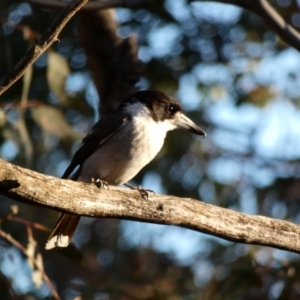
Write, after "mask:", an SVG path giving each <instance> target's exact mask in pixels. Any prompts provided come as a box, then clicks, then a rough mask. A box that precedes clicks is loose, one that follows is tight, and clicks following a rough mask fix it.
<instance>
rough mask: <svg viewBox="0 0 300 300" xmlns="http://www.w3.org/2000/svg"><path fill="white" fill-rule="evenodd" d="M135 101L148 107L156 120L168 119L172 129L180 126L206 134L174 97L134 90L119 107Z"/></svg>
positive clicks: (153, 91)
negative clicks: (185, 113) (187, 115)
mask: <svg viewBox="0 0 300 300" xmlns="http://www.w3.org/2000/svg"><path fill="white" fill-rule="evenodd" d="M137 102H140V103H141V104H143V105H144V106H145V107H147V108H148V110H149V112H150V114H151V116H152V118H153V119H154V120H155V121H156V122H164V121H168V122H169V123H172V124H173V125H174V126H173V128H172V129H175V128H177V127H182V128H185V129H187V130H189V131H191V132H192V133H195V134H199V135H203V136H205V135H206V134H205V132H204V131H203V130H202V129H201V128H200V127H198V126H197V125H196V124H195V123H194V122H192V121H191V120H190V119H188V118H187V117H186V116H185V115H184V114H183V113H182V109H181V106H180V104H179V102H178V101H177V100H176V99H175V98H173V97H170V96H168V95H166V94H165V93H163V92H160V91H155V90H147V91H139V92H136V93H135V94H133V95H132V96H131V97H129V98H127V99H126V100H124V101H123V102H122V103H121V104H120V106H119V109H123V108H125V107H126V106H128V105H132V104H134V103H137ZM170 128H171V127H170ZM170 130H171V129H170Z"/></svg>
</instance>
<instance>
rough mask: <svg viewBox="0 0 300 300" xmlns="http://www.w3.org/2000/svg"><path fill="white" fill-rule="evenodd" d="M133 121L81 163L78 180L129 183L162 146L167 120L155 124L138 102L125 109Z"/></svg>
mask: <svg viewBox="0 0 300 300" xmlns="http://www.w3.org/2000/svg"><path fill="white" fill-rule="evenodd" d="M127 110H128V113H129V114H130V115H132V119H131V121H130V122H128V123H127V124H126V125H124V127H123V128H121V129H120V130H119V131H118V132H117V133H116V134H115V135H114V136H112V137H111V138H110V139H109V140H108V141H106V142H105V143H103V145H101V147H100V148H99V149H98V150H97V151H96V152H94V153H93V154H92V155H91V156H90V157H89V158H88V159H87V160H86V161H85V162H84V164H83V166H82V170H81V174H80V177H79V181H85V182H90V180H91V178H99V179H101V180H104V181H107V182H108V183H109V184H112V185H121V184H123V183H125V182H127V181H129V180H131V179H132V178H133V177H134V176H135V175H136V174H137V173H138V172H139V171H140V170H141V169H142V168H143V167H144V166H145V165H147V164H148V163H149V162H150V161H151V160H152V159H153V158H154V157H155V156H156V155H157V153H158V152H159V151H160V149H161V148H162V146H163V143H164V139H165V137H166V133H167V132H168V131H169V130H171V129H173V127H174V126H173V125H172V124H171V123H170V121H168V120H165V121H163V122H156V121H155V120H154V119H153V118H152V116H151V114H150V112H149V110H148V109H147V108H146V107H144V106H143V105H142V104H141V103H136V104H133V105H130V106H129V107H128V109H127Z"/></svg>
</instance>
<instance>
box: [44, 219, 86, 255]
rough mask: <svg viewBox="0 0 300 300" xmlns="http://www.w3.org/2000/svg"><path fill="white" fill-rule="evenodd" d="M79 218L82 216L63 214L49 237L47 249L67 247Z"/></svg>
mask: <svg viewBox="0 0 300 300" xmlns="http://www.w3.org/2000/svg"><path fill="white" fill-rule="evenodd" d="M79 220H80V216H77V215H70V214H62V215H61V217H60V218H59V220H58V222H57V224H56V226H55V227H54V229H53V231H52V232H51V234H50V236H49V238H48V241H47V243H46V246H45V249H46V250H50V249H53V248H56V247H67V246H68V245H69V244H70V242H71V239H72V237H73V235H74V232H75V230H76V227H77V224H78V222H79Z"/></svg>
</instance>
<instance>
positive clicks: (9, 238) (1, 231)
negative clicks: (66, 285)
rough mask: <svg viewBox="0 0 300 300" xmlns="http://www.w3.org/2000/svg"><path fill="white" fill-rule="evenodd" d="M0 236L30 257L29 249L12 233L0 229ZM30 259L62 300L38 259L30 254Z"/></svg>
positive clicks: (58, 299) (56, 295) (55, 296)
mask: <svg viewBox="0 0 300 300" xmlns="http://www.w3.org/2000/svg"><path fill="white" fill-rule="evenodd" d="M0 236H1V237H2V238H3V239H5V240H7V241H8V242H9V243H11V244H12V245H14V246H15V247H16V248H18V249H19V250H20V251H21V252H22V253H23V254H24V255H25V256H26V257H29V256H28V254H27V249H26V248H25V247H24V246H23V245H21V244H20V243H19V242H18V241H16V240H15V239H14V238H13V237H12V236H11V235H10V234H8V233H6V232H4V231H3V230H1V229H0ZM30 260H31V261H32V262H33V264H34V266H35V267H36V268H37V270H39V271H40V272H41V273H42V275H43V279H44V281H45V283H46V284H47V285H48V286H49V288H50V290H51V292H52V294H53V297H54V298H55V299H56V300H61V298H60V296H59V295H58V293H57V291H56V289H55V287H54V286H53V284H52V282H51V281H50V279H49V277H48V276H47V274H46V273H45V271H44V270H43V269H41V268H40V265H39V264H38V262H37V260H36V259H35V258H34V257H33V256H30Z"/></svg>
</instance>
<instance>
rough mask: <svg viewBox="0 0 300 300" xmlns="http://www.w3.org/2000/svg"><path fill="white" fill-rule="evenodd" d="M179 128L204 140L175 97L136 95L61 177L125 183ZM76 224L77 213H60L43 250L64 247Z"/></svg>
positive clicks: (97, 128)
mask: <svg viewBox="0 0 300 300" xmlns="http://www.w3.org/2000/svg"><path fill="white" fill-rule="evenodd" d="M177 128H184V129H186V130H188V131H190V132H191V133H194V134H197V135H200V136H202V137H205V136H206V133H205V132H204V130H202V129H201V128H200V127H199V126H198V125H196V124H195V123H194V122H193V121H192V120H190V119H189V118H188V117H187V116H185V115H184V113H183V112H182V108H181V106H180V104H179V102H178V101H177V100H176V99H175V98H173V97H171V96H168V95H167V94H165V93H163V92H161V91H156V90H145V91H138V92H136V93H134V94H133V95H132V96H130V97H128V98H127V99H125V100H124V101H122V102H121V103H120V105H119V107H118V108H117V109H116V110H115V111H114V112H112V113H109V114H107V115H105V116H103V117H102V118H101V119H100V120H99V121H98V122H97V123H96V124H95V125H94V126H93V127H92V129H91V130H90V131H89V133H88V134H87V135H86V136H85V137H84V138H83V140H82V142H81V144H80V145H79V148H78V149H77V151H76V152H75V154H74V156H73V158H72V160H71V163H70V165H69V166H68V167H67V169H66V170H65V172H64V174H63V175H62V177H61V178H63V179H71V180H76V181H81V182H86V183H90V182H91V181H93V180H95V179H96V180H100V181H101V182H104V183H105V184H108V185H113V186H121V185H123V184H126V183H128V182H129V181H130V180H131V179H132V178H133V177H134V176H135V175H136V174H137V173H138V172H139V171H140V170H141V169H142V168H143V167H144V166H146V165H147V164H148V163H149V162H150V161H152V160H153V158H154V157H155V156H156V155H157V154H158V152H159V151H160V150H161V148H162V146H163V143H164V140H165V137H166V134H167V132H168V131H171V130H174V129H177ZM79 220H80V216H78V215H74V214H69V213H63V214H62V215H61V217H60V218H59V220H58V222H57V224H56V226H55V227H54V229H53V231H52V232H51V234H50V236H49V238H48V241H47V243H46V246H45V248H46V249H47V250H50V249H53V248H63V247H67V246H68V245H69V244H70V242H71V239H72V236H73V234H74V232H75V230H76V227H77V225H78V222H79Z"/></svg>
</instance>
